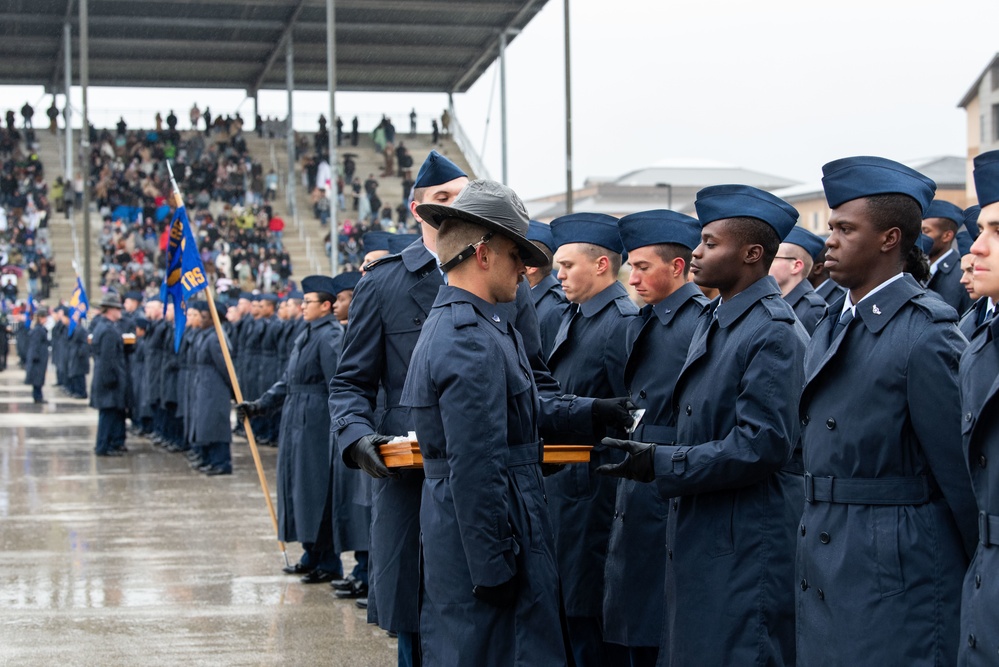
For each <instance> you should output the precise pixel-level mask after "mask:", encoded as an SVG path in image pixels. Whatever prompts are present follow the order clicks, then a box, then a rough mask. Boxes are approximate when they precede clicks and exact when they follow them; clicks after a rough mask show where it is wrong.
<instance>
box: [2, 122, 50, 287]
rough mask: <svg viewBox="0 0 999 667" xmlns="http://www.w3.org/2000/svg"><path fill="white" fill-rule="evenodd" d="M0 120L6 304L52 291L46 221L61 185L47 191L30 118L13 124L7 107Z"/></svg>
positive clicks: (43, 169) (48, 218)
mask: <svg viewBox="0 0 999 667" xmlns="http://www.w3.org/2000/svg"><path fill="white" fill-rule="evenodd" d="M25 106H26V107H28V106H29V105H27V104H26V105H25ZM22 115H23V114H22ZM5 120H6V123H5V126H3V127H0V294H2V295H3V299H4V301H5V306H7V305H8V304H12V303H13V302H15V301H16V300H17V299H18V297H21V298H24V297H25V296H26V295H27V294H28V293H29V292H30V293H31V294H34V295H35V296H36V297H37V298H46V297H48V296H49V293H50V292H51V290H52V287H53V278H54V275H55V261H54V258H53V256H52V247H51V244H50V237H49V230H48V225H49V221H50V219H51V216H52V214H53V210H54V208H55V207H54V206H53V196H52V195H53V194H55V195H57V196H58V198H60V199H61V197H62V196H63V189H62V179H59V180H58V186H59V187H58V189H57V190H55V189H54V191H53V192H52V193H50V190H49V183H48V179H47V178H46V174H45V166H44V165H43V164H42V161H41V160H40V159H39V157H38V153H37V151H36V140H35V130H34V129H33V128H32V127H31V124H30V118H29V117H25V126H24V127H21V128H18V127H17V123H16V117H15V115H14V112H13V110H8V111H7V114H6V119H5ZM59 203H60V204H61V203H62V202H61V201H60V202H59Z"/></svg>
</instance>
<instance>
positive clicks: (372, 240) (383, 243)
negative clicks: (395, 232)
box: [361, 232, 392, 252]
mask: <svg viewBox="0 0 999 667" xmlns="http://www.w3.org/2000/svg"><path fill="white" fill-rule="evenodd" d="M390 236H392V234H390V233H389V232H368V233H367V234H365V235H364V236H362V237H361V244H362V245H363V246H364V252H372V251H374V250H388V249H389V237H390Z"/></svg>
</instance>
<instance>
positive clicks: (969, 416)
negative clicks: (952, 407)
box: [964, 412, 972, 422]
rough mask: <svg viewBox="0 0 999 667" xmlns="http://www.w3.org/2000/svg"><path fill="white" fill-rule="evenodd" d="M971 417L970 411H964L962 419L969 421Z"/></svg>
mask: <svg viewBox="0 0 999 667" xmlns="http://www.w3.org/2000/svg"><path fill="white" fill-rule="evenodd" d="M971 417H972V415H971V413H970V412H967V413H965V415H964V421H966V422H970V421H971Z"/></svg>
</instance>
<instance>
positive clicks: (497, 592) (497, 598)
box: [472, 575, 517, 607]
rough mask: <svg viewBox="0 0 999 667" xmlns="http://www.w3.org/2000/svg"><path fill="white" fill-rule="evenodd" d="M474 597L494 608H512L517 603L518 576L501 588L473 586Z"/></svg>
mask: <svg viewBox="0 0 999 667" xmlns="http://www.w3.org/2000/svg"><path fill="white" fill-rule="evenodd" d="M472 597H474V598H475V599H476V600H482V601H483V602H485V603H486V604H491V605H492V606H494V607H512V606H513V603H514V602H516V601H517V575H514V576H513V577H511V578H510V580H509V581H505V582H503V583H502V584H500V585H499V586H472Z"/></svg>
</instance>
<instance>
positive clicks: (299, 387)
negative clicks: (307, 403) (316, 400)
mask: <svg viewBox="0 0 999 667" xmlns="http://www.w3.org/2000/svg"><path fill="white" fill-rule="evenodd" d="M288 393H289V394H326V395H329V393H330V388H329V387H327V386H326V384H325V383H323V384H292V385H288Z"/></svg>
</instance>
